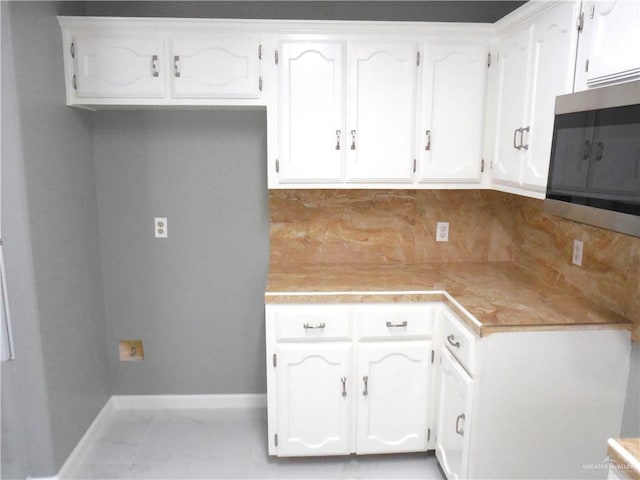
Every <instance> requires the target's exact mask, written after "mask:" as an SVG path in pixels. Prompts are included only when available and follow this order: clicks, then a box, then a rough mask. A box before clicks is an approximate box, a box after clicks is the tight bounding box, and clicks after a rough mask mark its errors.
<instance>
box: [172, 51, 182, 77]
mask: <svg viewBox="0 0 640 480" xmlns="http://www.w3.org/2000/svg"><path fill="white" fill-rule="evenodd" d="M173 71H174V74H175V76H176V77H180V55H176V56H174V57H173Z"/></svg>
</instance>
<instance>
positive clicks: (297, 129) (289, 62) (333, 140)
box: [278, 42, 348, 183]
mask: <svg viewBox="0 0 640 480" xmlns="http://www.w3.org/2000/svg"><path fill="white" fill-rule="evenodd" d="M280 52H281V58H280V59H279V68H280V71H279V77H280V80H279V94H278V112H279V122H278V123H279V125H278V128H279V141H278V145H279V160H278V163H279V166H278V170H279V171H278V180H279V182H280V183H305V182H307V183H340V182H342V181H343V177H344V150H345V148H347V146H348V145H347V135H346V134H345V132H344V78H343V62H344V43H341V42H322V43H320V42H315V43H314V42H311V43H309V42H300V43H298V42H287V43H283V44H281V45H280Z"/></svg>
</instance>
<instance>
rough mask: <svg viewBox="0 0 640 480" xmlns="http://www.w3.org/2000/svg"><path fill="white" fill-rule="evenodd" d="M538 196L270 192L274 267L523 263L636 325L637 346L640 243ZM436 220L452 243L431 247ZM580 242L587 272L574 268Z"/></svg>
mask: <svg viewBox="0 0 640 480" xmlns="http://www.w3.org/2000/svg"><path fill="white" fill-rule="evenodd" d="M542 205H543V202H542V201H541V200H535V199H530V198H526V197H519V196H516V195H510V194H507V193H501V192H495V191H490V190H271V191H270V192H269V219H270V261H271V263H272V264H283V263H293V264H296V263H298V264H343V265H344V264H425V263H443V262H503V261H513V262H517V263H519V264H521V265H524V266H525V267H526V268H527V269H528V270H530V271H531V272H532V273H534V274H536V275H537V276H538V277H539V278H541V279H542V280H543V281H544V282H545V283H546V284H548V285H550V286H563V287H565V288H569V289H571V290H574V291H576V292H579V293H580V294H582V295H585V296H588V297H589V298H590V299H592V300H593V301H596V302H597V303H599V304H601V305H603V306H605V307H607V308H609V309H611V310H613V311H615V312H616V313H619V314H621V315H623V316H625V317H626V318H628V319H630V320H632V321H634V325H635V331H634V339H635V340H636V341H640V239H638V238H634V237H630V236H627V235H622V234H617V233H613V232H609V231H607V230H603V229H599V228H595V227H590V226H586V225H581V224H577V223H574V222H571V221H568V220H564V219H561V218H558V217H554V216H550V215H546V214H545V213H544V212H543V211H542ZM439 221H445V222H449V224H450V230H449V241H448V242H436V241H435V227H436V223H437V222H439ZM575 238H577V239H580V240H582V241H583V242H584V257H583V265H582V267H577V266H575V265H573V264H572V263H571V252H572V248H573V240H574V239H575Z"/></svg>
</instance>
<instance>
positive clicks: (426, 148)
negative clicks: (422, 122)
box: [424, 130, 431, 151]
mask: <svg viewBox="0 0 640 480" xmlns="http://www.w3.org/2000/svg"><path fill="white" fill-rule="evenodd" d="M425 135H426V136H427V144H426V145H425V147H424V149H425V150H427V151H429V150H431V130H427V131H426V132H425Z"/></svg>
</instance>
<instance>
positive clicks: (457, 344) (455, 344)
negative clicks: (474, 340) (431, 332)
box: [447, 335, 460, 348]
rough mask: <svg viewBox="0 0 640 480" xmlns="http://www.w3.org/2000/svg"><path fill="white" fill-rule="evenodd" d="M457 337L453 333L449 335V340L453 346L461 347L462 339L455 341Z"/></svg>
mask: <svg viewBox="0 0 640 480" xmlns="http://www.w3.org/2000/svg"><path fill="white" fill-rule="evenodd" d="M455 339H456V337H454V336H453V335H449V336H447V341H448V342H449V344H450V345H451V346H452V347H456V348H460V341H457V342H454V340H455Z"/></svg>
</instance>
